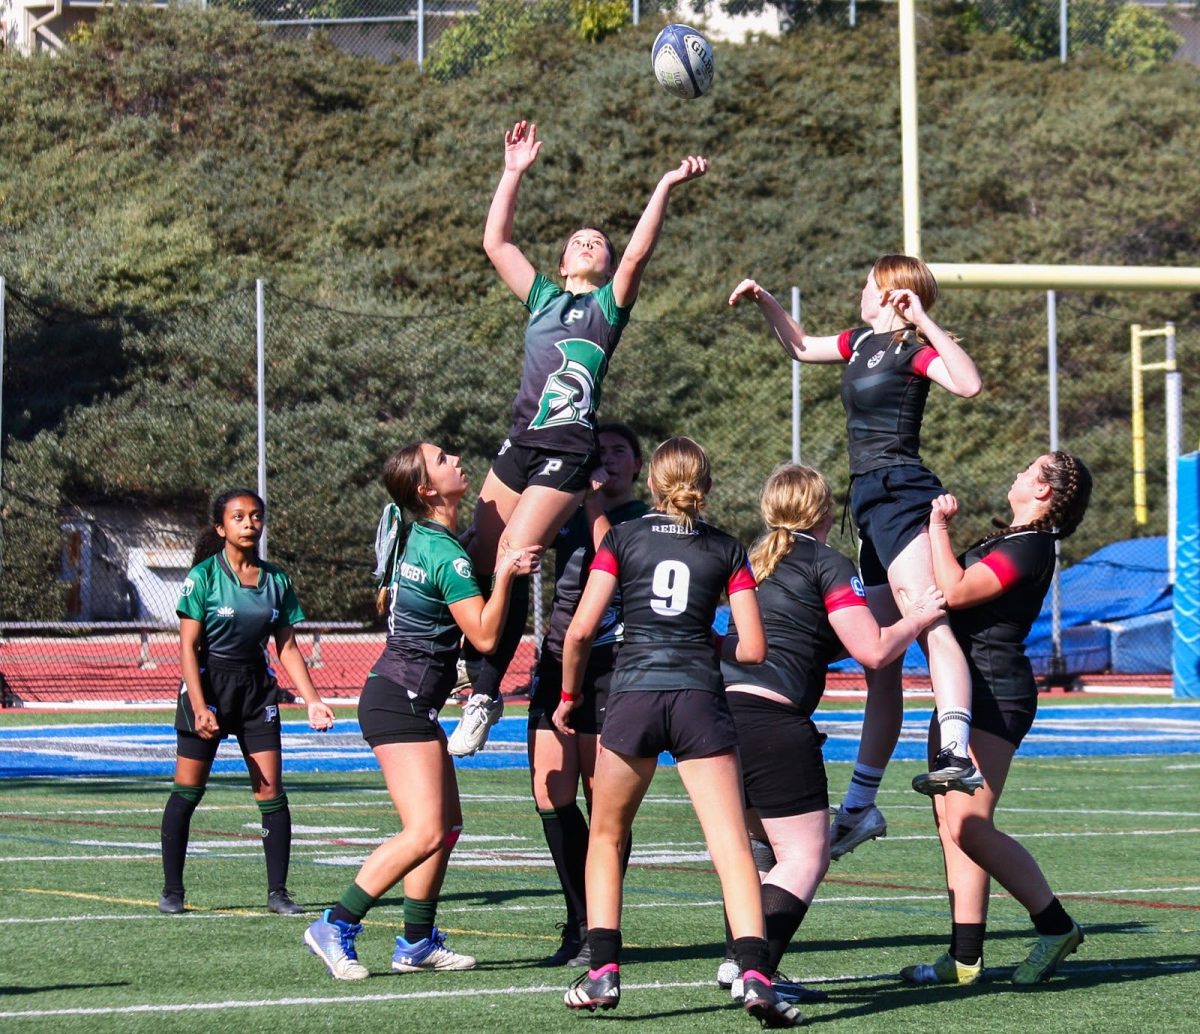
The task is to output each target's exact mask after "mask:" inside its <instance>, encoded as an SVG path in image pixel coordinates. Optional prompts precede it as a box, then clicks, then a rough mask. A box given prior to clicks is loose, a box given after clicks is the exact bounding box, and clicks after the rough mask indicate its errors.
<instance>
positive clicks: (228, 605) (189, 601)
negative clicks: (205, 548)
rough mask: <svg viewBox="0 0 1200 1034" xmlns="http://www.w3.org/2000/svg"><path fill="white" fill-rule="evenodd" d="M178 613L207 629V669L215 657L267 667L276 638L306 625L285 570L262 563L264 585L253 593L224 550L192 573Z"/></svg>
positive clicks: (203, 645)
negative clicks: (268, 651)
mask: <svg viewBox="0 0 1200 1034" xmlns="http://www.w3.org/2000/svg"><path fill="white" fill-rule="evenodd" d="M175 613H177V614H178V615H179V616H180V617H184V618H191V619H192V620H193V621H199V622H200V624H201V625H202V626H203V632H202V633H201V638H200V663H201V664H204V663H205V661H206V660H207V659H208V658H209V657H212V658H214V659H219V660H222V661H225V662H227V663H230V664H245V665H259V664H263V663H265V660H266V648H267V640H268V639H269V638H270V636H271V634H272V633H273V632H274V631H275V630H276V629H279V628H283V627H285V626H288V625H295V624H296V623H297V622H300V621H303V620H304V611H303V610H301V609H300V601H299V600H298V599H296V590H295V588H294V587H293V586H292V580H291V579H290V578H289V577H288V576H287V575H286V574H284V572H283V571H282V570H281V569H280V568H278V567H276V566H275V565H274V564H268V563H267V562H266V561H265V560H260V561H259V567H258V585H257V586H256V587H255V588H247V587H246V586H244V585H242V583H241V582H240V581H239V580H238V577H237V575H235V574H234V573H233V570H232V569H231V568H230V566H229V561H228V560H226V558H225V551H224V550H223V549H222V550H221V552H220V553H216V554H214V555H213V556H210V557H209V558H208V559H207V560H204V561H202V562H201V563H199V564H197V565H196V566H195V567H193V568H192V569H191V570H190V571H189V572H188V576H187V578H185V579H184V582H183V591H182V593H181V594H180V597H179V602H178V603H177V604H176V605H175Z"/></svg>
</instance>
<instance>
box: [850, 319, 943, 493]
mask: <svg viewBox="0 0 1200 1034" xmlns="http://www.w3.org/2000/svg"><path fill="white" fill-rule="evenodd" d="M894 336H895V335H894V333H893V332H892V331H886V332H884V333H880V334H876V333H875V332H873V331H872V330H871V328H870V327H859V328H858V329H857V330H846V331H843V332H842V333H841V334H839V335H838V350H839V351H840V352H841V353H842V357H843V358H844V359H845V360H846V370H845V372H844V373H843V374H842V389H841V394H842V405H843V406H844V407H845V409H846V430H847V447H848V449H849V451H850V474H851V476H852V477H853V476H854V475H856V474H866V473H867V472H868V471H871V470H878V469H879V468H880V467H894V466H898V465H900V464H904V463H920V462H921V455H920V453H921V417H922V416H923V415H924V413H925V400H926V399H927V398H928V397H929V379H928V376H927V371H928V370H929V364H930V363H931V362H933V360H934V359H936V358H937V350H936V349H935V348H933V347H932V346H930V345H922V344H921V343H920V342H918V341H917V339H916V336H915V335H913V334H912V333H909V334H906V335H905V336H904V337H903V338H902V339H901V340H900V343H899V344H897V343H896V342H894V341H893V340H892V338H893V337H894Z"/></svg>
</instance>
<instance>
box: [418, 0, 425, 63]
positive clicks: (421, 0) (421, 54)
mask: <svg viewBox="0 0 1200 1034" xmlns="http://www.w3.org/2000/svg"><path fill="white" fill-rule="evenodd" d="M417 70H418V71H419V72H424V71H425V0H417Z"/></svg>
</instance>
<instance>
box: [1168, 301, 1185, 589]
mask: <svg viewBox="0 0 1200 1034" xmlns="http://www.w3.org/2000/svg"><path fill="white" fill-rule="evenodd" d="M1166 376H1167V397H1166V404H1167V584H1168V585H1174V584H1175V548H1176V542H1175V539H1176V536H1177V535H1178V534H1179V527H1178V519H1179V515H1178V513H1176V510H1177V509H1178V507H1179V450H1180V447H1181V445H1182V442H1183V374H1182V373H1180V372H1179V370H1177V369H1176V368H1175V324H1174V323H1173V322H1172V323H1168V324H1167V375H1166Z"/></svg>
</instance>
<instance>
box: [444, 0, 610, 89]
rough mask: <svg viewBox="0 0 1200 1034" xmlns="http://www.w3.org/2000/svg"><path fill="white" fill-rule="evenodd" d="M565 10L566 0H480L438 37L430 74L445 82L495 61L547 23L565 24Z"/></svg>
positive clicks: (507, 54)
mask: <svg viewBox="0 0 1200 1034" xmlns="http://www.w3.org/2000/svg"><path fill="white" fill-rule="evenodd" d="M586 6H589V7H597V8H600V7H606V6H608V5H607V4H602V3H591V4H587V5H586ZM566 12H567V6H566V3H565V0H537V2H534V3H513V2H512V0H479V11H478V13H477V14H472V15H467V16H466V17H465V18H463V19H462V20H461V21H459V22H458V23H457V24H456V25H454V26H452V27H451V28H449V29H447V30H446V31H445V32H444V33H442V35H441V36H440V37H439V38H438V41H437V43H436V44H435V45H434V47H433V50H432V53H431V54H430V57H429V61H428V63H427V69H428V71H429V74H430V75H432V76H433V77H434V78H435V79H438V80H441V81H443V82H445V81H447V80H450V79H458V78H461V77H462V76H464V75H466V74H467V73H469V72H474V71H476V70H478V69H481V68H487V67H488V66H489V65H494V64H495V63H496V62H497V61H501V60H503V59H504V58H506V57H508V56H510V55H511V54H512V53H513V51H514V50H516V49H517V48H518V46H519V45H520V44H521V41H522V38H523V37H525V36H527V35H528V34H529V33H531V32H534V31H536V30H537V29H539V28H540V27H542V26H545V25H553V24H563V25H565V24H566V23H567V18H566Z"/></svg>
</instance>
